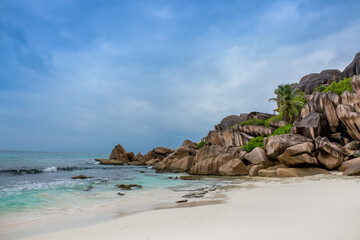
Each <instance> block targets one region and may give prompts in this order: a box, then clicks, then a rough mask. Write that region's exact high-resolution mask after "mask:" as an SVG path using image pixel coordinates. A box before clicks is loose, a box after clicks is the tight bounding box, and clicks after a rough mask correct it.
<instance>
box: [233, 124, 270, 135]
mask: <svg viewBox="0 0 360 240" xmlns="http://www.w3.org/2000/svg"><path fill="white" fill-rule="evenodd" d="M234 129H236V130H239V131H240V132H243V133H246V134H249V135H251V136H264V137H266V136H269V135H271V134H273V133H274V131H275V128H273V127H268V126H262V125H245V126H239V125H238V126H235V127H234Z"/></svg>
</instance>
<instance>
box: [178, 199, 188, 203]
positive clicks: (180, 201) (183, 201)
mask: <svg viewBox="0 0 360 240" xmlns="http://www.w3.org/2000/svg"><path fill="white" fill-rule="evenodd" d="M187 201H188V200H187V199H184V200H179V201H176V202H175V203H186V202H187Z"/></svg>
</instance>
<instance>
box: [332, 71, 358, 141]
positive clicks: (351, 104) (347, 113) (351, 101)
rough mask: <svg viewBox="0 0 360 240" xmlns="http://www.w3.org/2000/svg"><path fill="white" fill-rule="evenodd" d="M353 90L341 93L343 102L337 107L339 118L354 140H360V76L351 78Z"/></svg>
mask: <svg viewBox="0 0 360 240" xmlns="http://www.w3.org/2000/svg"><path fill="white" fill-rule="evenodd" d="M351 86H352V87H353V92H354V93H350V92H347V91H345V92H344V93H343V94H342V95H341V104H339V105H338V106H337V108H336V113H337V115H338V118H339V119H340V121H341V122H342V123H343V125H344V126H345V127H346V130H347V133H348V134H349V135H350V137H351V138H352V139H353V140H357V141H359V140H360V76H354V77H353V79H352V80H351Z"/></svg>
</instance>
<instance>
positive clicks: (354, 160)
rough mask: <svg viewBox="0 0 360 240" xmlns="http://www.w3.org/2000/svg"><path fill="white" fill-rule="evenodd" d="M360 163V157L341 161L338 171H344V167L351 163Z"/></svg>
mask: <svg viewBox="0 0 360 240" xmlns="http://www.w3.org/2000/svg"><path fill="white" fill-rule="evenodd" d="M356 164H360V157H359V158H354V159H351V160H349V161H346V162H343V163H342V164H341V166H340V167H339V171H340V172H344V171H345V170H346V169H348V168H349V167H350V166H352V165H356Z"/></svg>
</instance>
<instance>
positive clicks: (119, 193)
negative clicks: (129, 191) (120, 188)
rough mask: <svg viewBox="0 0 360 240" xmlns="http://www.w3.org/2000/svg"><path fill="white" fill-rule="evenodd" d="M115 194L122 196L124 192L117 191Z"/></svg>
mask: <svg viewBox="0 0 360 240" xmlns="http://www.w3.org/2000/svg"><path fill="white" fill-rule="evenodd" d="M117 195H119V196H124V195H125V193H121V192H118V193H117Z"/></svg>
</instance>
